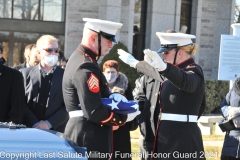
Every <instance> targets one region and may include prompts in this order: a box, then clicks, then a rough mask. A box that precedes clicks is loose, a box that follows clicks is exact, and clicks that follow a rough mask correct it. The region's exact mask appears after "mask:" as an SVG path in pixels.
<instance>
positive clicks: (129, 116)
mask: <svg viewBox="0 0 240 160" xmlns="http://www.w3.org/2000/svg"><path fill="white" fill-rule="evenodd" d="M140 113H141V112H140V111H139V110H137V111H136V112H133V113H129V114H128V117H127V121H126V122H129V121H132V120H133V119H134V118H135V117H136V116H137V115H139V114H140Z"/></svg>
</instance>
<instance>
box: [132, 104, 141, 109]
mask: <svg viewBox="0 0 240 160" xmlns="http://www.w3.org/2000/svg"><path fill="white" fill-rule="evenodd" d="M131 107H133V108H134V109H138V108H139V106H138V104H134V105H133V106H131Z"/></svg>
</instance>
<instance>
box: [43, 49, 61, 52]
mask: <svg viewBox="0 0 240 160" xmlns="http://www.w3.org/2000/svg"><path fill="white" fill-rule="evenodd" d="M43 50H45V51H47V52H48V53H52V52H53V51H54V52H55V53H58V52H59V50H58V48H43Z"/></svg>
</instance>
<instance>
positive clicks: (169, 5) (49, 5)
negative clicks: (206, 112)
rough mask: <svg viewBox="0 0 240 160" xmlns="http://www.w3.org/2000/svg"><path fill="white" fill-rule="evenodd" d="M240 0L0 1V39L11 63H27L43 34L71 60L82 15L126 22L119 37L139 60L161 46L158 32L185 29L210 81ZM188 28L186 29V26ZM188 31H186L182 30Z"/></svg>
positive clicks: (213, 77) (215, 71) (8, 63)
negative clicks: (27, 50) (222, 39)
mask: <svg viewBox="0 0 240 160" xmlns="http://www.w3.org/2000/svg"><path fill="white" fill-rule="evenodd" d="M235 3H236V0H52V1H49V0H1V1H0V42H2V43H3V45H4V48H5V49H4V57H5V58H6V59H7V63H6V64H7V65H9V66H14V65H17V64H19V63H22V62H23V61H24V58H23V51H24V47H25V46H26V45H27V44H29V43H36V40H37V38H38V37H39V36H41V35H43V34H51V35H54V36H56V37H57V38H59V43H60V48H61V50H63V51H64V54H65V56H66V57H67V58H68V57H69V56H70V55H71V53H72V52H73V51H74V50H75V49H76V48H77V46H78V45H79V43H80V41H81V37H82V31H83V27H84V22H83V21H82V18H83V17H88V18H99V19H105V20H111V21H116V22H121V23H123V27H122V29H121V30H120V32H118V34H117V39H118V40H119V41H121V42H122V43H124V44H125V45H126V46H127V47H128V50H129V51H130V52H132V54H133V55H134V56H135V57H136V58H137V59H139V60H142V59H143V52H142V50H143V49H145V48H150V49H151V50H158V48H159V46H160V42H159V39H157V37H156V34H155V33H156V32H159V31H164V30H167V29H174V30H176V31H180V30H181V29H182V30H184V29H185V32H186V33H189V34H194V35H196V36H197V38H196V40H195V42H196V43H197V44H198V45H199V51H198V53H197V55H196V57H195V60H196V62H197V63H198V64H200V65H201V66H202V68H203V71H204V74H205V78H206V79H217V74H218V61H219V51H220V37H221V34H232V29H231V24H232V23H234V15H235ZM182 26H186V27H187V30H186V27H185V28H184V27H182ZM183 32H184V31H183Z"/></svg>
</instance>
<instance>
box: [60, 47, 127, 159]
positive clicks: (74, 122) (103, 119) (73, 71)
mask: <svg viewBox="0 0 240 160" xmlns="http://www.w3.org/2000/svg"><path fill="white" fill-rule="evenodd" d="M63 96H64V101H65V104H66V108H67V111H68V112H70V111H76V110H82V111H83V114H84V115H83V116H80V117H73V118H70V119H69V121H68V123H67V126H66V129H65V134H66V135H67V136H69V138H70V139H71V140H73V141H74V142H75V143H77V144H78V145H79V146H81V147H87V150H88V152H90V151H98V152H101V153H109V152H111V150H112V148H111V146H112V126H115V125H119V126H121V125H124V122H125V121H126V119H127V116H126V115H120V114H115V113H113V112H111V111H110V110H109V109H108V108H107V107H106V106H104V105H103V103H102V101H101V98H107V97H109V89H108V86H107V80H106V78H105V76H104V75H103V73H102V71H101V70H100V68H99V66H98V64H97V63H96V53H94V52H93V51H92V50H90V49H88V48H87V47H85V46H83V45H79V47H78V48H77V50H75V51H74V52H73V53H72V55H71V57H70V58H69V61H68V63H67V66H66V69H65V73H64V77H63ZM78 104H81V108H79V107H78ZM108 158H109V157H108ZM108 158H106V159H108Z"/></svg>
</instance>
